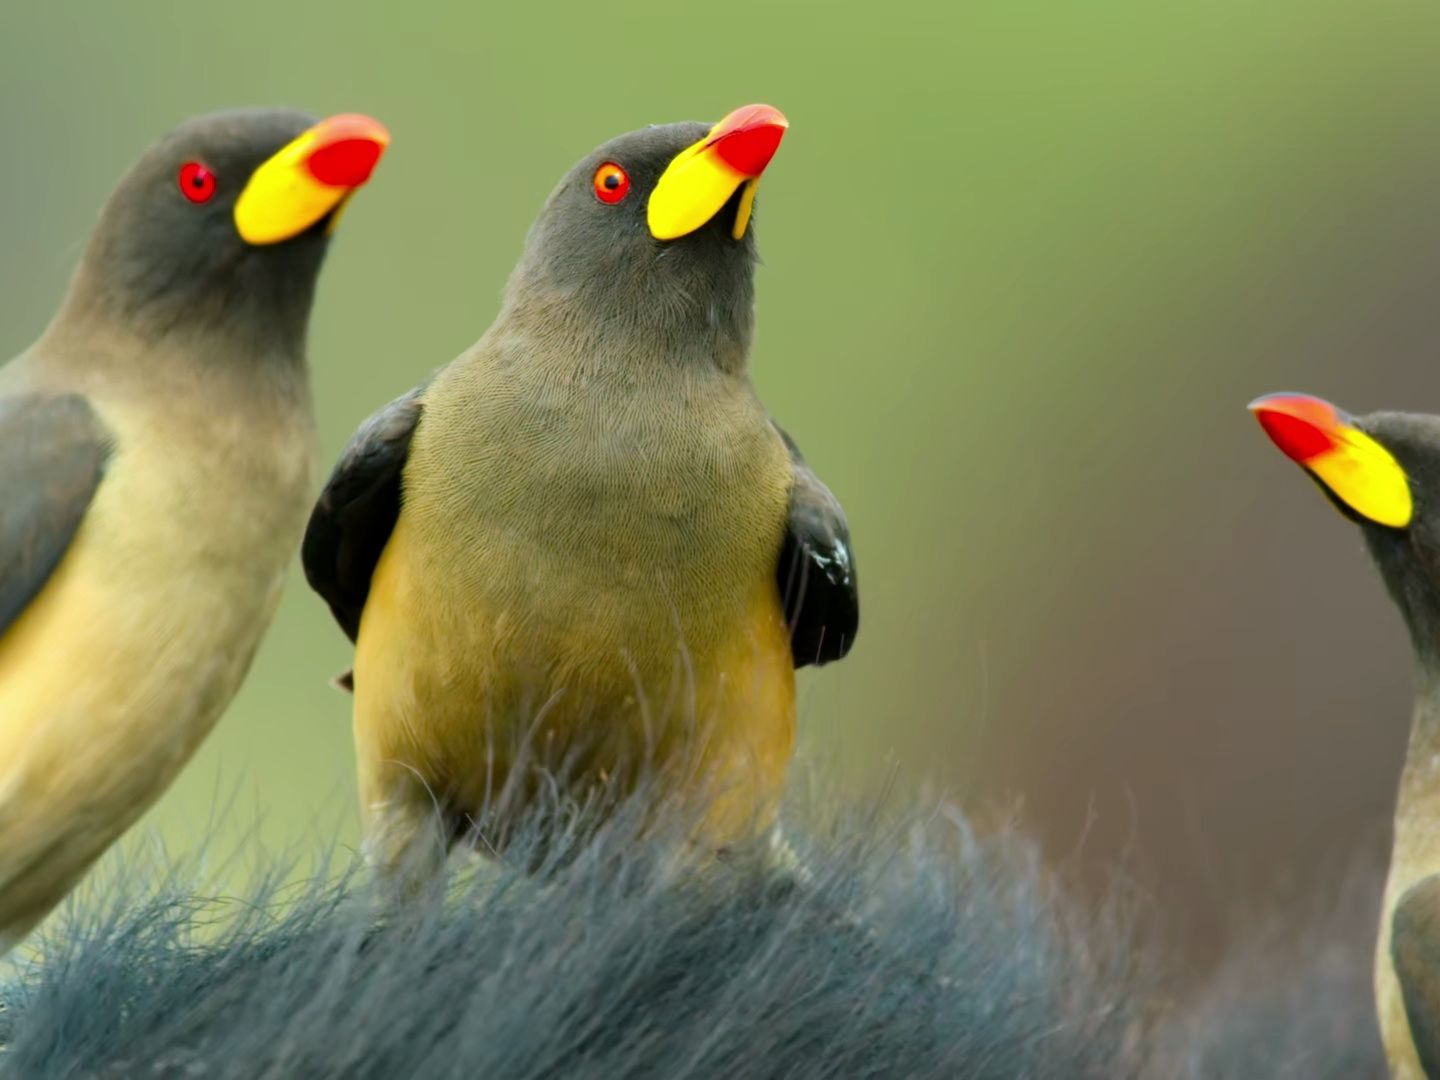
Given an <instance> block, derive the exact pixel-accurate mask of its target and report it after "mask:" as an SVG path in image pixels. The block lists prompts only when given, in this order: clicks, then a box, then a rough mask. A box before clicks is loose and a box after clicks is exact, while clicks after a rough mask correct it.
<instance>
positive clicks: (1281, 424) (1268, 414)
mask: <svg viewBox="0 0 1440 1080" xmlns="http://www.w3.org/2000/svg"><path fill="white" fill-rule="evenodd" d="M1250 411H1251V412H1252V413H1254V414H1255V419H1256V420H1258V421H1259V422H1260V426H1261V427H1262V428H1264V429H1265V434H1266V435H1268V436H1270V441H1271V442H1273V443H1274V444H1275V445H1276V446H1277V447H1279V448H1280V451H1281V452H1282V453H1283V454H1285V456H1286V457H1288V458H1289V459H1290V460H1291V461H1293V462H1295V463H1296V464H1297V465H1299V466H1300V467H1301V468H1303V469H1305V470H1306V471H1307V472H1308V473H1310V475H1311V476H1313V477H1314V478H1315V479H1316V480H1317V481H1318V482H1319V483H1321V484H1323V485H1324V486H1325V488H1326V489H1327V490H1328V491H1329V492H1330V493H1331V494H1332V495H1333V496H1334V497H1335V498H1336V499H1337V500H1338V501H1339V502H1340V503H1342V504H1344V505H1345V506H1347V507H1349V508H1350V509H1351V510H1352V511H1354V512H1355V513H1356V514H1358V515H1360V516H1361V517H1363V518H1366V519H1367V520H1369V521H1373V522H1375V523H1376V524H1377V525H1388V526H1390V527H1391V528H1396V529H1403V528H1405V527H1406V526H1407V525H1409V524H1410V519H1411V518H1412V517H1413V516H1414V513H1415V504H1414V500H1413V498H1412V497H1411V494H1410V481H1409V480H1408V479H1407V478H1406V476H1405V470H1404V469H1402V468H1401V467H1400V463H1399V462H1397V461H1396V460H1395V458H1394V455H1392V454H1391V453H1390V451H1389V450H1387V449H1385V447H1383V446H1381V445H1380V444H1379V443H1378V442H1376V441H1375V440H1374V439H1373V438H1371V437H1370V436H1369V435H1367V434H1366V433H1365V432H1363V431H1361V430H1360V429H1359V428H1358V427H1357V426H1356V424H1355V421H1354V419H1353V418H1352V417H1351V416H1349V415H1348V414H1347V413H1345V412H1343V411H1342V410H1340V409H1337V408H1336V407H1335V406H1334V405H1332V404H1330V403H1329V402H1328V401H1324V400H1322V399H1321V398H1317V397H1311V396H1310V395H1308V394H1268V395H1266V396H1265V397H1262V398H1256V399H1255V400H1254V401H1252V402H1251V403H1250Z"/></svg>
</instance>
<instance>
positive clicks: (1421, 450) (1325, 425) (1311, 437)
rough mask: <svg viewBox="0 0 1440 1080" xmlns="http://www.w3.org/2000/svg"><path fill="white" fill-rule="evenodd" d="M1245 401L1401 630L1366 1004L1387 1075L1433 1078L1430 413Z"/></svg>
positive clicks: (1436, 812)
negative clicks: (1355, 552) (1398, 711)
mask: <svg viewBox="0 0 1440 1080" xmlns="http://www.w3.org/2000/svg"><path fill="white" fill-rule="evenodd" d="M1250 407H1251V409H1252V411H1253V412H1254V413H1255V415H1256V417H1257V419H1258V420H1259V421H1260V424H1261V426H1262V427H1264V429H1265V431H1266V433H1267V434H1268V435H1269V436H1270V438H1271V439H1272V440H1273V441H1274V442H1275V443H1276V445H1277V446H1278V447H1279V448H1280V449H1281V450H1282V451H1283V452H1284V453H1285V454H1286V455H1287V456H1288V457H1290V458H1291V459H1292V460H1293V461H1295V462H1296V463H1297V464H1299V465H1300V466H1301V467H1302V468H1303V469H1305V471H1306V472H1307V473H1309V474H1310V476H1311V478H1312V479H1314V480H1315V481H1316V483H1317V484H1319V486H1320V487H1321V489H1322V490H1323V491H1324V492H1325V493H1326V494H1327V495H1328V496H1329V498H1330V500H1331V502H1332V503H1333V504H1334V505H1335V506H1336V508H1337V509H1339V510H1340V512H1341V513H1342V514H1343V515H1344V516H1345V517H1347V518H1348V519H1349V520H1351V521H1352V522H1354V523H1355V524H1356V525H1358V526H1359V527H1360V530H1361V532H1362V533H1363V535H1364V537H1365V542H1366V546H1367V547H1368V549H1369V551H1370V555H1371V557H1372V558H1373V559H1374V561H1375V563H1376V565H1377V566H1378V567H1379V569H1380V573H1381V576H1382V577H1383V578H1384V580H1385V584H1386V587H1387V589H1388V590H1389V593H1390V597H1391V599H1392V600H1393V601H1394V602H1395V605H1396V607H1398V608H1399V609H1400V612H1401V614H1402V615H1403V616H1404V618H1405V622H1406V625H1407V627H1408V629H1409V631H1410V640H1411V645H1412V649H1413V652H1414V659H1415V666H1414V670H1415V705H1414V710H1413V713H1412V717H1411V726H1410V740H1409V745H1408V748H1407V751H1406V755H1405V765H1404V768H1403V770H1402V773H1401V777H1400V785H1399V790H1398V792H1397V795H1396V801H1395V819H1394V820H1395V827H1394V840H1393V847H1392V850H1391V858H1390V870H1389V874H1388V876H1387V878H1386V882H1385V892H1384V898H1383V901H1382V905H1381V920H1380V928H1379V934H1378V941H1377V945H1376V950H1375V968H1374V986H1375V1003H1376V1012H1377V1015H1378V1018H1379V1021H1380V1032H1381V1037H1382V1039H1383V1041H1384V1044H1385V1056H1386V1059H1387V1061H1388V1063H1389V1066H1390V1071H1391V1074H1392V1075H1393V1076H1394V1077H1396V1078H1397V1080H1422V1078H1424V1077H1426V1076H1436V1075H1440V418H1437V417H1433V416H1422V415H1415V414H1405V413H1372V414H1370V415H1368V416H1365V417H1359V418H1356V417H1352V416H1349V415H1348V414H1346V413H1344V412H1342V411H1341V410H1339V409H1337V408H1336V407H1335V406H1334V405H1331V404H1330V403H1329V402H1326V401H1322V400H1321V399H1319V398H1314V397H1310V396H1308V395H1302V394H1274V395H1270V396H1267V397H1262V398H1260V399H1258V400H1256V401H1255V402H1253V403H1252V404H1251V406H1250Z"/></svg>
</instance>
